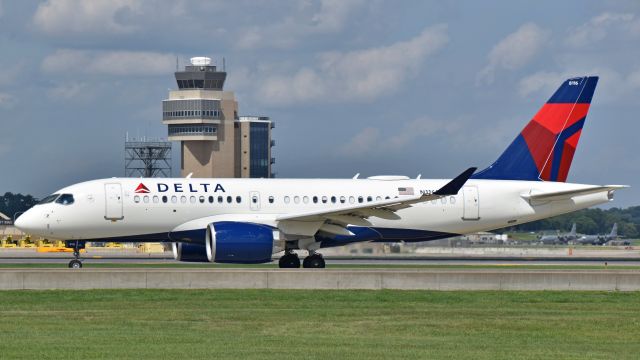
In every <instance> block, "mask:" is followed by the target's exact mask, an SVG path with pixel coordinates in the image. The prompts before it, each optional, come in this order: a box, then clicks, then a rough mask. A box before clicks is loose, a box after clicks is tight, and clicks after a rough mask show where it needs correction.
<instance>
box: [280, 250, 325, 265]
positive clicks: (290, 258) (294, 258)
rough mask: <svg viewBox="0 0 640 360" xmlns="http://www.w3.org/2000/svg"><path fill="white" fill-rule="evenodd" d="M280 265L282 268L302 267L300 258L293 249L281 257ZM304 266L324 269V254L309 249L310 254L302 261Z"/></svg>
mask: <svg viewBox="0 0 640 360" xmlns="http://www.w3.org/2000/svg"><path fill="white" fill-rule="evenodd" d="M278 265H279V266H280V268H281V269H297V268H299V267H300V258H299V257H298V254H296V253H294V252H293V251H288V252H285V254H284V255H283V256H282V257H281V258H280V261H279V262H278ZM302 267H304V268H305V269H324V267H325V262H324V258H323V257H322V254H319V253H317V252H315V251H309V256H307V257H306V258H305V259H304V261H303V262H302Z"/></svg>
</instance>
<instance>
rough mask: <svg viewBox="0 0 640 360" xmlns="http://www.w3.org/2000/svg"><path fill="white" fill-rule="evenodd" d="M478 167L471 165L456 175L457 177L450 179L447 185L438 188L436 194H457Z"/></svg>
mask: <svg viewBox="0 0 640 360" xmlns="http://www.w3.org/2000/svg"><path fill="white" fill-rule="evenodd" d="M476 169H477V168H475V167H471V168H468V169H467V170H465V171H464V172H463V173H462V174H460V175H458V176H456V178H455V179H453V180H451V181H449V182H448V183H447V184H446V185H445V186H443V187H441V188H440V189H438V190H437V191H436V192H434V193H433V194H434V195H443V196H444V195H455V194H457V193H458V191H460V189H462V187H463V186H464V184H465V183H466V182H467V180H469V178H470V177H471V175H473V173H474V172H475V171H476Z"/></svg>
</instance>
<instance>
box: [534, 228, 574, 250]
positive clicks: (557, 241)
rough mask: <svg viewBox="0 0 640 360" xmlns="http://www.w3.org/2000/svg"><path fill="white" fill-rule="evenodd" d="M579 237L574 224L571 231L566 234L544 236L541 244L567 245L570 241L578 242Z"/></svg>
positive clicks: (541, 238)
mask: <svg viewBox="0 0 640 360" xmlns="http://www.w3.org/2000/svg"><path fill="white" fill-rule="evenodd" d="M577 238H578V236H577V235H576V223H573V225H572V226H571V230H570V231H569V232H568V233H566V234H562V235H560V234H556V235H543V236H542V237H540V242H541V243H543V244H545V245H561V244H566V243H568V242H569V241H573V240H576V239H577Z"/></svg>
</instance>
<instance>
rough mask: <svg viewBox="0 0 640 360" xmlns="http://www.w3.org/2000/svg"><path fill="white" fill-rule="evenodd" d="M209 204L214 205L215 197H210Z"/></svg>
mask: <svg viewBox="0 0 640 360" xmlns="http://www.w3.org/2000/svg"><path fill="white" fill-rule="evenodd" d="M209 204H213V196H209Z"/></svg>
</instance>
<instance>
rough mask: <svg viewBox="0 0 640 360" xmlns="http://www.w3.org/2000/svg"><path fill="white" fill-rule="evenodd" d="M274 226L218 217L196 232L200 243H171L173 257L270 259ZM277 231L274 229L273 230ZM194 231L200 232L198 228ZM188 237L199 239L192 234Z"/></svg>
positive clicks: (249, 261)
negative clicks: (204, 229)
mask: <svg viewBox="0 0 640 360" xmlns="http://www.w3.org/2000/svg"><path fill="white" fill-rule="evenodd" d="M274 230H276V229H274V228H272V227H270V226H267V225H262V224H254V223H244V222H235V221H220V222H215V223H211V224H209V225H208V226H207V228H206V232H202V233H201V234H202V235H204V239H202V237H203V236H202V235H200V236H196V237H200V238H201V241H202V242H201V243H200V242H199V241H198V242H197V243H195V242H190V243H186V242H177V243H174V244H173V254H174V257H175V259H176V260H179V261H191V262H219V263H238V264H259V263H266V262H271V255H272V254H273V251H274ZM276 232H277V230H276ZM197 233H200V231H198V232H197ZM190 240H191V241H194V240H200V239H195V238H194V237H191V238H190Z"/></svg>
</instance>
